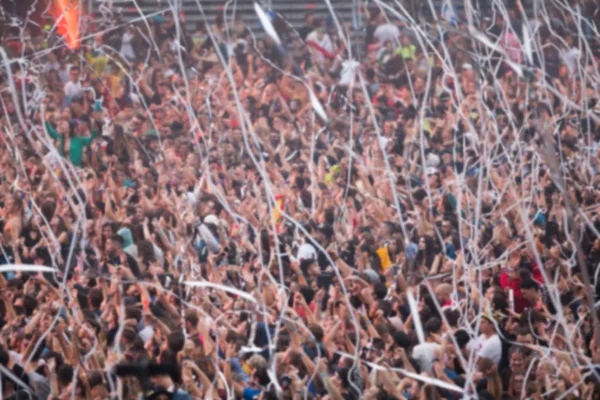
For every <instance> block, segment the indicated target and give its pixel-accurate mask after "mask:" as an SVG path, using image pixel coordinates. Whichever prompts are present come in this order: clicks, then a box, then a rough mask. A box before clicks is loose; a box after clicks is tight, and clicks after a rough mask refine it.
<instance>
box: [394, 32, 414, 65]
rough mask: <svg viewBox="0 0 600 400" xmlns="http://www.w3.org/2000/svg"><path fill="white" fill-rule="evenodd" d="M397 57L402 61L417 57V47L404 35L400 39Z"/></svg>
mask: <svg viewBox="0 0 600 400" xmlns="http://www.w3.org/2000/svg"><path fill="white" fill-rule="evenodd" d="M396 52H397V54H398V55H401V56H402V58H403V59H404V60H414V59H415V57H416V55H417V46H415V45H414V44H412V42H411V41H410V38H409V37H408V36H406V35H404V36H402V39H400V47H398V49H397V50H396Z"/></svg>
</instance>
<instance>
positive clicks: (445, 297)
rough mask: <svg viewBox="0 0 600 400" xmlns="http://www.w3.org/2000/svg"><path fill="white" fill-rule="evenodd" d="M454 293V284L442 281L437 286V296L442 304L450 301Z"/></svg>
mask: <svg viewBox="0 0 600 400" xmlns="http://www.w3.org/2000/svg"><path fill="white" fill-rule="evenodd" d="M451 295H452V285H451V284H449V283H441V284H439V285H438V286H437V287H436V288H435V298H436V299H437V301H438V303H440V306H443V305H444V304H445V303H447V302H449V301H450V296H451Z"/></svg>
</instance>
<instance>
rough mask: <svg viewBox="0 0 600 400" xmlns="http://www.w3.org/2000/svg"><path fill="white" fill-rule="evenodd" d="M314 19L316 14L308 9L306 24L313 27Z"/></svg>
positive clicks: (305, 18) (305, 15) (305, 17)
mask: <svg viewBox="0 0 600 400" xmlns="http://www.w3.org/2000/svg"><path fill="white" fill-rule="evenodd" d="M314 19H315V15H314V14H313V13H312V12H310V11H308V12H307V13H306V14H304V25H306V26H308V27H312V26H313V24H314Z"/></svg>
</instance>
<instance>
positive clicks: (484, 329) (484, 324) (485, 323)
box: [479, 315, 496, 336]
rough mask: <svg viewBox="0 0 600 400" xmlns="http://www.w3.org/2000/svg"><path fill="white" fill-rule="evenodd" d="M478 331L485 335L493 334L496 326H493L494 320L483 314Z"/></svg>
mask: <svg viewBox="0 0 600 400" xmlns="http://www.w3.org/2000/svg"><path fill="white" fill-rule="evenodd" d="M479 331H480V332H481V333H483V334H484V335H486V336H489V335H493V334H494V333H496V327H495V326H494V321H493V320H492V318H491V317H490V316H488V315H484V316H482V318H481V323H480V326H479Z"/></svg>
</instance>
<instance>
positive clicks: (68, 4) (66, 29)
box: [52, 0, 80, 50]
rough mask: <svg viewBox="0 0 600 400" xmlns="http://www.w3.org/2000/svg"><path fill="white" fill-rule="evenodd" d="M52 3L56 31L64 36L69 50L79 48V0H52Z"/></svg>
mask: <svg viewBox="0 0 600 400" xmlns="http://www.w3.org/2000/svg"><path fill="white" fill-rule="evenodd" d="M52 3H53V4H52V5H53V7H52V15H53V17H54V20H55V21H56V24H57V27H56V29H57V31H58V33H59V34H60V35H61V36H62V37H63V38H65V41H66V42H67V46H68V47H69V48H70V49H71V50H73V49H77V48H79V13H80V9H79V7H80V0H53V1H52Z"/></svg>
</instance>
